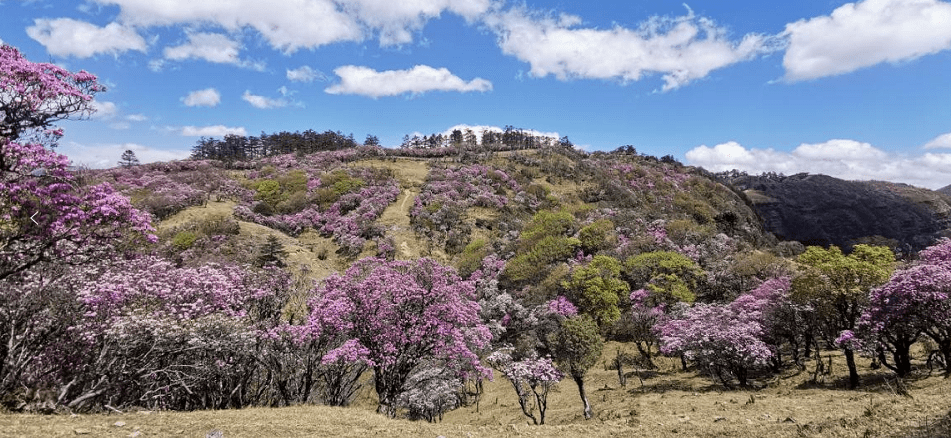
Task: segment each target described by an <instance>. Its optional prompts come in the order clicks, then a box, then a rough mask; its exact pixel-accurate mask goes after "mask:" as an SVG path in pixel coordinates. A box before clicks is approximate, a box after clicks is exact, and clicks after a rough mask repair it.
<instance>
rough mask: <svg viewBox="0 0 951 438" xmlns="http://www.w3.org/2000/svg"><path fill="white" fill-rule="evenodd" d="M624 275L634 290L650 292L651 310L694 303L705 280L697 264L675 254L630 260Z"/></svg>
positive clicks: (666, 253) (650, 255)
mask: <svg viewBox="0 0 951 438" xmlns="http://www.w3.org/2000/svg"><path fill="white" fill-rule="evenodd" d="M624 273H625V275H626V276H627V279H628V281H629V282H630V285H631V287H633V288H637V289H642V288H643V289H645V290H647V291H649V292H650V297H649V298H648V301H649V303H648V304H649V305H650V306H651V307H653V306H656V305H660V304H668V305H669V304H674V303H677V302H681V301H682V302H685V303H692V302H693V301H694V300H696V298H697V297H696V294H695V293H694V291H695V290H696V288H697V286H698V284H699V283H700V280H701V279H702V278H703V270H702V269H700V266H698V265H697V262H695V261H693V260H691V259H689V258H687V257H686V256H684V255H683V254H680V253H676V252H673V251H654V252H647V253H643V254H638V255H636V256H633V257H629V258H628V259H627V260H625V261H624Z"/></svg>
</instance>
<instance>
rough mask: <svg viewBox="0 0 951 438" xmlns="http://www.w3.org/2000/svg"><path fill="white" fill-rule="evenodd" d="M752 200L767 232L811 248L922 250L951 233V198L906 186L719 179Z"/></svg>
mask: <svg viewBox="0 0 951 438" xmlns="http://www.w3.org/2000/svg"><path fill="white" fill-rule="evenodd" d="M720 177H721V180H723V181H726V182H728V183H730V184H732V185H733V186H735V187H736V188H737V189H739V190H742V191H744V192H745V193H746V194H747V196H748V197H749V198H750V200H751V201H753V204H754V205H755V207H756V210H757V212H758V213H759V214H760V216H761V217H762V218H763V220H764V224H765V226H766V229H767V230H769V231H771V232H773V233H774V234H776V236H777V237H779V238H781V239H787V240H798V241H800V242H803V243H805V244H811V245H823V246H826V245H829V244H834V245H838V246H848V245H852V244H855V243H861V242H875V243H888V244H890V245H891V246H894V247H895V248H896V249H901V250H902V251H905V252H908V251H911V250H920V249H921V248H924V247H926V246H928V245H930V244H932V243H934V241H935V240H936V239H938V238H940V237H941V236H945V235H948V233H949V228H951V197H949V196H948V195H947V194H945V193H941V192H939V191H932V190H927V189H922V188H918V187H912V186H909V185H906V184H896V183H888V182H881V181H845V180H841V179H838V178H833V177H830V176H826V175H810V174H805V173H801V174H796V175H792V176H780V175H774V174H768V175H760V176H751V175H746V174H742V173H726V174H720Z"/></svg>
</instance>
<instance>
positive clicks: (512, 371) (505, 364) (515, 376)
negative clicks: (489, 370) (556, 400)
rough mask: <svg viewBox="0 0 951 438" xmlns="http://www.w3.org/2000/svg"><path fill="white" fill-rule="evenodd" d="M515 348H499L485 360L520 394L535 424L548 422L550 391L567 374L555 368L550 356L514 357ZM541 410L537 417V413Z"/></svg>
mask: <svg viewBox="0 0 951 438" xmlns="http://www.w3.org/2000/svg"><path fill="white" fill-rule="evenodd" d="M511 353H512V349H511V348H508V349H501V350H498V351H496V352H494V353H492V354H491V355H489V357H487V358H486V359H485V360H486V362H488V363H489V364H491V365H492V366H493V367H495V369H497V370H499V371H500V372H501V373H502V375H503V376H505V378H506V379H508V381H509V383H511V384H512V388H513V389H515V394H516V395H517V396H518V405H519V407H521V408H522V414H524V415H525V416H526V417H528V418H531V419H532V423H533V424H536V425H538V424H545V412H546V411H547V410H548V393H549V391H551V389H552V388H554V387H555V385H556V384H558V382H560V381H561V379H563V378H564V377H565V376H564V374H563V373H562V372H561V371H558V368H556V367H555V364H554V362H552V360H551V358H547V357H545V358H539V357H538V356H537V354H533V355H530V356H528V357H526V358H524V359H521V360H518V361H516V360H514V359H513V358H512V355H511ZM535 409H538V416H537V417H536V416H535Z"/></svg>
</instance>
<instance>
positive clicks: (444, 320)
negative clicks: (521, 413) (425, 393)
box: [310, 258, 491, 416]
mask: <svg viewBox="0 0 951 438" xmlns="http://www.w3.org/2000/svg"><path fill="white" fill-rule="evenodd" d="M474 292H475V291H474V288H473V285H472V284H471V282H468V281H462V280H461V279H460V278H459V276H458V275H456V273H455V271H454V270H452V268H447V267H444V266H442V265H440V264H438V263H436V262H435V261H432V260H430V259H421V260H418V261H415V262H405V261H386V260H382V259H369V258H367V259H362V260H359V261H357V262H356V263H354V264H353V266H351V267H350V268H349V269H347V271H346V272H345V273H344V274H343V275H337V274H335V275H331V276H330V277H328V278H327V279H326V280H324V282H323V284H322V285H321V286H320V287H319V288H318V289H317V290H316V292H315V298H314V299H313V301H312V302H311V309H312V311H311V315H310V324H311V325H312V326H314V327H315V329H316V330H320V331H323V332H334V333H340V334H342V336H344V337H346V338H347V342H343V343H342V345H340V346H338V347H337V348H336V349H334V350H331V353H328V354H330V355H331V356H330V357H331V358H335V357H341V358H349V359H351V360H353V361H361V362H365V363H367V364H369V365H370V366H371V368H372V369H373V374H374V383H375V386H376V391H377V395H378V396H379V400H380V402H379V411H380V412H384V413H386V414H388V415H390V416H394V415H395V413H396V408H397V406H398V403H397V397H398V396H399V395H400V393H401V392H402V391H403V390H404V387H405V384H406V382H407V379H409V377H410V376H411V375H412V373H414V372H416V371H419V369H420V367H421V366H422V365H423V364H424V363H432V362H438V363H440V364H441V366H442V367H445V368H448V369H450V370H453V372H454V373H455V374H457V375H459V376H460V377H462V378H466V377H467V376H469V375H470V374H472V373H476V374H481V375H489V370H488V369H486V368H485V367H483V366H482V365H481V364H480V362H479V358H478V356H477V355H476V353H475V351H479V350H480V349H482V348H484V347H485V346H486V345H487V344H488V342H489V341H490V340H491V334H490V333H489V330H488V328H487V327H486V326H485V325H483V324H482V323H481V322H480V321H479V305H478V303H476V302H475V301H474V299H475V296H474ZM343 350H346V351H347V353H346V354H344V351H343ZM326 357H327V356H325V358H326Z"/></svg>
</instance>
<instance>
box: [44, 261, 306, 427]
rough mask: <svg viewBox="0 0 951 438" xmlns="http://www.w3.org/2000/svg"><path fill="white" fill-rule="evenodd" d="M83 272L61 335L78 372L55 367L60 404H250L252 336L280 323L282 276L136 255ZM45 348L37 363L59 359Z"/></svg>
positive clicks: (284, 295) (255, 354) (254, 356)
mask: <svg viewBox="0 0 951 438" xmlns="http://www.w3.org/2000/svg"><path fill="white" fill-rule="evenodd" d="M87 275H88V277H87V278H84V279H81V280H80V281H81V286H80V287H79V288H78V290H77V291H76V296H77V298H78V300H79V302H80V303H81V305H82V308H83V309H85V310H84V312H85V313H84V317H83V318H82V319H81V320H79V321H76V322H75V324H74V325H73V326H72V327H71V329H70V332H71V333H72V334H73V335H74V336H75V338H74V339H75V340H76V341H75V342H78V344H79V345H77V347H79V348H78V349H77V352H79V351H81V352H83V353H78V354H74V357H78V358H79V359H78V360H81V366H69V367H64V368H62V369H60V370H58V375H59V376H60V378H61V379H62V380H60V384H64V385H65V386H64V387H63V388H62V389H61V395H60V402H61V403H63V404H65V405H66V406H68V407H70V408H73V409H84V408H88V407H90V406H94V405H96V404H97V403H101V402H108V403H110V404H112V405H113V406H128V405H138V406H148V407H160V408H172V409H198V408H205V409H207V408H217V409H221V408H228V407H242V406H246V405H248V404H251V403H253V402H254V401H255V394H254V393H253V392H252V391H251V387H250V386H249V385H251V382H252V379H253V377H254V376H255V372H256V370H257V363H258V358H259V356H260V355H261V353H262V351H259V350H258V348H259V347H260V344H259V336H260V335H261V334H262V333H264V332H266V331H267V330H269V329H271V328H272V327H275V326H277V325H278V324H279V322H280V319H281V312H282V310H283V307H284V304H285V303H286V302H287V299H288V296H289V292H288V286H289V284H288V277H287V276H286V275H285V274H281V273H280V272H279V271H273V270H272V271H268V272H262V273H261V274H255V273H252V272H249V271H248V270H247V269H246V268H242V267H234V266H216V265H208V266H203V267H200V268H175V267H174V266H173V265H172V264H171V263H170V262H168V261H165V260H162V259H157V258H154V257H143V258H138V259H133V260H129V261H122V262H118V263H116V264H114V265H112V266H109V267H108V268H106V269H103V270H98V271H92V272H89V273H88V274H87ZM51 347H52V349H51V350H50V351H46V352H44V353H43V354H42V355H41V359H40V360H41V361H42V360H46V359H53V358H54V355H57V354H61V351H59V346H56V345H54V346H51ZM67 382H69V383H67Z"/></svg>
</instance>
